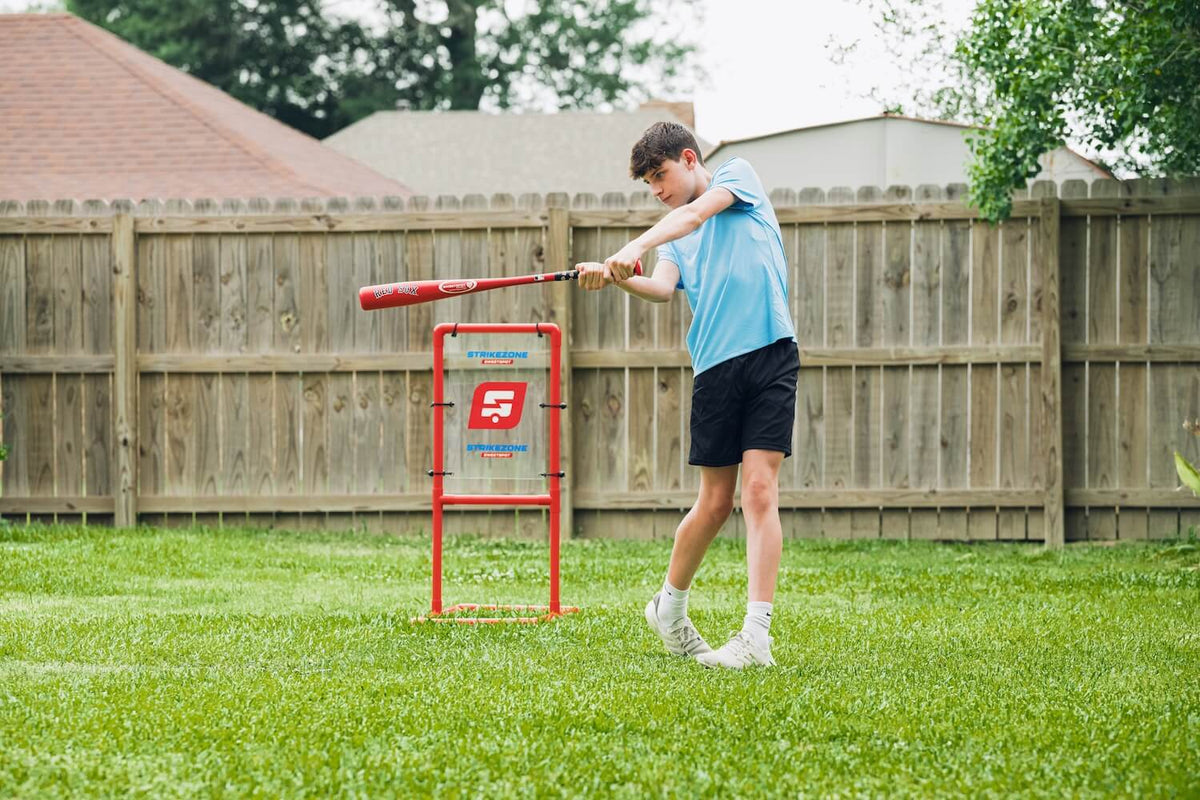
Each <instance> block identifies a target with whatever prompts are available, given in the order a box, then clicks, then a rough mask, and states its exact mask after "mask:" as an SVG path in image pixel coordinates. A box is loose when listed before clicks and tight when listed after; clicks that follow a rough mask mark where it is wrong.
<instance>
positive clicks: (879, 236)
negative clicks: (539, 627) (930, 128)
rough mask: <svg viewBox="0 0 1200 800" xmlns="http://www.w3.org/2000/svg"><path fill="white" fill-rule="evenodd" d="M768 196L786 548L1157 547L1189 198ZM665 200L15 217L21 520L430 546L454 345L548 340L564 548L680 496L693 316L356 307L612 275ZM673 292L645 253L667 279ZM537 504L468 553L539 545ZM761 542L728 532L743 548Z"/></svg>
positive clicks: (1122, 192)
mask: <svg viewBox="0 0 1200 800" xmlns="http://www.w3.org/2000/svg"><path fill="white" fill-rule="evenodd" d="M963 194H964V191H963V187H961V186H949V187H944V188H943V187H934V186H920V187H916V189H915V190H914V189H910V188H908V187H890V188H889V189H887V190H886V191H883V190H879V189H876V188H873V187H864V188H862V189H859V190H857V191H854V190H850V189H834V190H831V191H829V192H828V193H825V192H822V191H820V190H810V189H806V190H803V191H800V192H789V191H785V192H777V193H775V194H774V195H773V196H772V200H773V202H774V205H775V207H776V211H777V215H778V218H779V220H780V224H781V228H782V231H783V234H784V244H785V250H786V251H787V256H788V264H789V270H790V273H791V274H790V286H791V292H790V303H791V310H792V313H793V317H794V321H795V323H796V328H797V335H798V338H799V340H800V347H801V362H802V365H803V366H802V369H801V375H800V385H799V392H798V404H797V416H796V428H795V431H794V439H795V441H794V446H795V455H794V456H793V458H791V459H789V460H788V461H787V462H785V466H784V474H783V475H782V476H781V483H782V493H781V505H782V507H783V514H782V516H783V518H784V525H785V530H786V531H787V532H788V534H789V535H793V536H829V537H857V536H869V537H877V536H886V537H913V538H922V537H924V538H961V539H1039V540H1041V539H1044V540H1046V541H1047V542H1049V543H1051V544H1057V543H1060V542H1062V541H1063V540H1074V539H1084V538H1096V539H1113V538H1145V537H1148V536H1170V535H1175V534H1177V533H1178V532H1179V531H1180V530H1186V529H1187V527H1188V526H1190V525H1195V524H1200V501H1197V500H1196V499H1195V498H1192V497H1191V496H1190V495H1188V494H1186V493H1184V492H1182V491H1180V490H1179V487H1178V482H1177V480H1176V477H1175V474H1174V469H1173V466H1172V462H1171V453H1172V451H1173V450H1180V451H1182V452H1184V453H1185V454H1187V455H1189V456H1190V457H1192V458H1193V459H1194V460H1200V453H1198V450H1200V440H1197V439H1196V438H1195V437H1191V436H1189V435H1188V434H1187V433H1186V432H1185V431H1184V430H1183V429H1182V427H1181V425H1180V423H1181V422H1182V420H1183V419H1184V418H1195V417H1200V182H1198V181H1196V180H1185V181H1176V182H1169V181H1132V182H1125V183H1119V182H1115V181H1098V182H1096V183H1094V184H1092V185H1091V187H1088V186H1087V185H1086V184H1084V183H1082V182H1078V181H1075V182H1067V183H1066V184H1064V185H1063V186H1062V188H1061V191H1059V190H1058V189H1057V188H1056V187H1055V186H1054V185H1053V184H1049V183H1041V184H1038V185H1035V186H1034V187H1033V189H1032V191H1030V192H1029V193H1027V194H1025V195H1023V196H1021V197H1018V198H1016V200H1015V202H1014V215H1013V217H1012V218H1011V219H1010V220H1008V221H1006V222H1005V223H1004V224H1002V225H1000V226H995V227H992V226H989V225H987V224H986V223H985V222H983V221H981V220H980V219H979V218H978V215H977V214H976V212H975V211H974V210H973V209H971V208H970V207H968V206H966V205H965V204H964V203H963V202H962V197H963ZM661 213H662V212H661V210H659V209H658V208H654V207H652V201H651V199H650V198H649V197H648V196H646V195H644V194H641V195H635V196H632V197H626V196H624V195H606V196H605V197H603V198H597V197H594V196H588V195H580V196H576V197H575V198H574V199H573V200H571V199H569V198H567V197H566V196H565V195H548V196H546V197H541V196H536V195H524V196H522V197H520V198H513V197H511V196H508V195H496V196H494V197H492V198H491V199H490V200H488V199H486V198H483V197H480V196H468V197H464V198H457V197H440V198H437V199H436V200H429V199H427V198H413V199H412V200H411V201H409V202H408V203H407V204H406V203H405V202H404V201H401V200H398V199H395V198H384V199H383V200H382V201H378V202H376V201H373V200H359V201H356V202H354V203H350V202H347V201H330V202H328V203H325V202H320V201H311V200H303V201H299V202H297V201H294V200H287V199H285V200H280V201H275V202H273V203H272V202H268V201H265V200H252V201H249V202H247V203H242V202H237V201H227V202H225V203H222V204H217V203H215V202H213V201H197V202H195V203H188V202H183V201H170V202H167V203H158V202H145V203H141V204H138V205H136V206H135V205H133V204H132V203H129V202H116V203H113V204H111V205H109V204H103V203H95V202H91V203H86V204H82V205H79V204H76V203H73V202H59V203H54V204H50V203H30V204H28V205H24V206H23V205H21V204H18V203H0V411H2V412H3V413H4V415H5V416H4V417H3V419H0V426H2V427H0V435H2V436H3V437H4V440H5V441H6V442H7V443H8V444H9V445H10V446H11V448H12V455H11V457H10V459H9V460H8V461H7V462H3V463H0V514H4V515H5V516H11V517H18V518H20V517H29V516H33V517H38V518H42V517H51V516H54V517H58V518H61V519H74V518H78V517H81V516H86V517H87V518H88V519H99V520H101V521H108V520H111V521H113V522H114V523H115V524H118V525H127V524H131V523H133V522H135V521H136V520H138V519H154V520H157V521H160V522H164V523H167V524H171V523H176V522H184V523H190V522H202V523H214V522H221V521H222V520H225V521H229V520H231V519H235V518H236V519H237V520H238V521H239V522H244V521H247V520H249V521H251V522H256V523H265V524H278V525H288V526H310V525H317V526H324V525H328V524H345V523H347V522H353V523H354V524H359V525H365V526H367V527H372V528H385V529H387V528H396V527H409V526H416V525H423V524H424V523H425V519H426V515H427V513H428V509H429V493H428V486H427V483H426V482H427V480H428V478H427V476H426V475H425V470H426V469H428V467H429V464H430V462H431V454H430V448H431V435H430V426H429V417H428V403H429V399H430V393H431V390H432V381H431V377H432V376H431V368H432V367H431V357H430V353H429V350H430V336H431V333H430V332H431V330H432V327H433V325H434V323H435V322H437V321H442V320H458V321H469V322H485V321H486V322H518V321H544V322H556V323H558V324H559V325H561V326H563V327H564V329H565V330H566V331H567V332H568V337H567V342H568V344H569V346H568V347H567V348H565V355H564V360H565V362H566V363H565V364H564V367H565V369H564V374H565V376H567V377H566V378H565V379H564V386H563V392H564V398H565V399H566V401H567V402H568V403H569V404H570V408H571V411H570V413H568V414H566V415H564V426H565V429H564V437H563V443H564V452H563V458H564V463H565V464H567V465H568V467H567V472H568V477H567V480H566V482H565V484H566V493H567V496H566V498H565V499H566V502H565V503H564V507H565V509H566V510H567V519H568V522H567V525H568V528H567V529H568V530H572V531H574V532H575V533H576V534H577V535H586V536H603V535H614V536H668V535H670V534H671V533H672V532H673V530H674V526H675V524H676V523H677V521H678V510H679V509H683V508H686V507H688V506H689V505H690V503H691V501H692V499H693V498H694V496H695V492H696V489H697V475H696V472H695V471H694V470H692V469H690V468H688V467H687V466H686V460H687V449H688V446H689V437H688V425H687V420H688V416H689V414H690V399H691V380H692V376H691V370H690V359H689V357H688V353H687V350H686V347H685V335H686V331H687V327H688V324H689V323H690V313H689V310H688V308H687V304H686V302H685V301H684V300H683V299H682V298H678V299H677V300H676V301H674V302H672V303H669V304H665V305H654V304H646V303H641V302H639V301H637V300H632V299H631V298H628V297H626V296H625V295H624V294H622V293H620V292H618V291H615V290H614V291H604V292H599V293H585V292H581V291H578V290H577V289H575V288H574V287H573V286H571V285H568V284H565V283H558V284H551V285H547V286H541V287H529V288H524V289H518V290H513V291H509V292H493V293H490V294H486V295H471V296H467V297H462V298H453V299H449V300H446V301H442V302H440V303H437V304H435V305H425V306H416V307H411V308H409V309H404V310H395V311H389V312H378V313H374V314H364V313H361V312H359V311H358V310H357V307H356V303H355V289H356V288H357V287H358V286H359V285H365V284H369V283H378V282H383V281H387V280H400V279H412V280H420V279H430V278H449V277H460V276H489V275H511V274H521V273H525V272H530V271H535V270H553V269H560V268H563V267H564V265H567V264H570V263H572V262H573V261H577V260H595V259H600V258H603V256H605V255H607V254H608V253H610V252H613V251H615V250H616V249H617V248H618V247H619V246H620V245H621V244H623V243H624V242H625V241H627V240H628V239H629V238H630V237H632V236H634V235H636V234H637V233H638V232H639V231H640V230H642V229H644V228H646V227H648V226H649V225H651V224H653V223H654V222H655V221H657V220H658V219H659V218H660V217H661ZM646 261H647V266H648V267H649V268H653V263H654V256H653V254H648V257H647V259H646ZM541 514H542V512H541V511H540V510H534V511H528V510H525V511H514V510H511V509H506V510H501V509H473V510H469V511H462V512H460V513H457V514H450V515H448V516H449V517H450V521H449V523H448V524H449V528H450V529H451V530H453V529H460V530H480V531H484V532H492V533H504V534H513V533H515V534H517V535H529V534H533V533H536V532H537V531H538V530H540V526H541V525H542V520H541ZM727 530H728V532H729V534H731V535H735V536H736V535H742V533H744V531H743V530H742V522H741V520H740V517H739V516H737V515H735V518H734V520H733V521H732V522H731V524H730V525H729V526H728V528H727Z"/></svg>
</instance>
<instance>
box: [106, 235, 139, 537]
mask: <svg viewBox="0 0 1200 800" xmlns="http://www.w3.org/2000/svg"><path fill="white" fill-rule="evenodd" d="M112 263H113V351H114V356H115V358H114V373H113V388H114V404H115V407H116V408H115V410H116V416H117V419H116V427H115V429H114V442H113V475H114V476H115V477H116V483H115V486H114V490H113V491H114V497H113V500H114V501H115V509H114V517H113V523H114V524H115V525H116V527H118V528H128V527H132V526H136V525H137V485H138V479H137V478H138V476H137V468H138V445H137V426H138V406H137V404H138V366H137V325H136V319H137V278H136V275H135V270H136V269H137V259H136V246H135V243H134V233H133V215H132V214H130V213H128V212H120V213H117V214H115V215H113V233H112Z"/></svg>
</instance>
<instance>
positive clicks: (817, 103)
mask: <svg viewBox="0 0 1200 800" xmlns="http://www.w3.org/2000/svg"><path fill="white" fill-rule="evenodd" d="M705 5H706V7H707V13H706V19H705V25H704V34H703V38H702V39H701V46H702V48H703V51H704V52H703V57H702V63H703V64H704V66H705V68H706V70H707V71H708V73H709V76H708V83H707V84H706V85H702V86H700V87H698V91H697V92H696V97H695V103H696V128H697V132H698V133H699V134H700V135H701V136H702V137H704V138H706V139H708V140H710V141H714V142H715V141H720V140H723V139H724V140H727V139H740V138H745V137H748V136H756V135H759V134H764V133H770V132H772V131H778V130H787V129H789V128H797V127H802V126H805V125H816V124H820V123H823V122H834V121H837V120H844V119H855V118H858V117H865V116H873V115H875V114H878V113H880V112H881V111H882V110H883V109H882V108H881V107H880V104H879V103H877V102H875V101H874V100H869V99H864V95H866V94H867V93H868V92H869V91H870V90H871V88H872V87H873V86H888V85H891V84H892V83H893V82H894V81H895V80H896V79H897V78H898V77H899V76H898V75H897V70H896V67H895V66H894V65H893V64H891V63H890V62H889V60H888V59H887V58H886V57H885V52H884V49H883V46H882V44H881V43H880V42H879V41H878V40H877V35H876V31H875V28H874V26H873V25H872V23H871V17H870V15H869V13H868V8H867V7H866V6H865V5H860V4H859V3H856V2H854V0H705ZM943 6H944V8H945V9H946V14H947V20H946V22H947V25H950V26H954V27H961V26H962V25H963V24H964V23H965V22H966V20H967V18H968V16H969V15H970V12H971V9H973V8H974V6H975V0H943ZM831 37H833V38H834V39H835V40H836V41H838V42H839V43H842V44H849V43H851V42H853V41H855V40H859V41H860V45H859V49H858V51H857V52H856V54H855V55H854V57H853V58H852V59H851V60H849V61H848V62H847V63H845V64H843V65H835V64H834V63H833V61H832V59H831V58H830V55H831V54H830V51H829V49H828V48H827V44H828V42H829V40H830V38H831Z"/></svg>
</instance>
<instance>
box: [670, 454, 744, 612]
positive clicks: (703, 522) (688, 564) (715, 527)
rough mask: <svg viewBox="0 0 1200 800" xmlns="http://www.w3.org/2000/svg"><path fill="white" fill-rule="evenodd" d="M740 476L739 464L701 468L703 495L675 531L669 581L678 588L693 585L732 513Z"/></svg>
mask: <svg viewBox="0 0 1200 800" xmlns="http://www.w3.org/2000/svg"><path fill="white" fill-rule="evenodd" d="M737 475H738V465H737V464H733V465H731V466H728V467H700V494H699V495H698V496H697V498H696V504H695V505H694V506H692V509H691V511H689V512H688V513H687V515H686V516H685V517H684V518H683V521H681V522H680V523H679V527H678V528H676V529H675V545H674V547H673V548H672V549H671V564H670V567H669V568H668V569H667V580H668V581H670V583H671V585H672V586H674V587H675V588H677V589H682V590H686V589H688V588H689V587H690V586H691V585H692V578H694V577H695V576H696V570H698V569H699V568H700V562H701V561H703V560H704V553H705V552H706V551H707V550H708V546H709V545H710V544H712V540H713V539H715V538H716V536H717V533H719V532H720V530H721V526H722V525H724V524H725V520H727V519H729V515H730V514H731V513H732V512H733V492H734V489H735V488H736V487H737Z"/></svg>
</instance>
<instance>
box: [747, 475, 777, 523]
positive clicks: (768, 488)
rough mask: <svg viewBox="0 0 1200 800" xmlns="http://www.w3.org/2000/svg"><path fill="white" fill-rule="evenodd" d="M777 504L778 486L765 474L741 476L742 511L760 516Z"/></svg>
mask: <svg viewBox="0 0 1200 800" xmlns="http://www.w3.org/2000/svg"><path fill="white" fill-rule="evenodd" d="M778 506H779V487H778V486H777V485H776V484H775V483H774V482H772V481H770V480H768V479H767V478H766V477H765V476H757V475H752V476H750V477H743V478H742V513H743V514H748V515H750V516H760V515H763V514H769V513H771V512H772V511H775V510H776V509H777V508H778Z"/></svg>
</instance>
